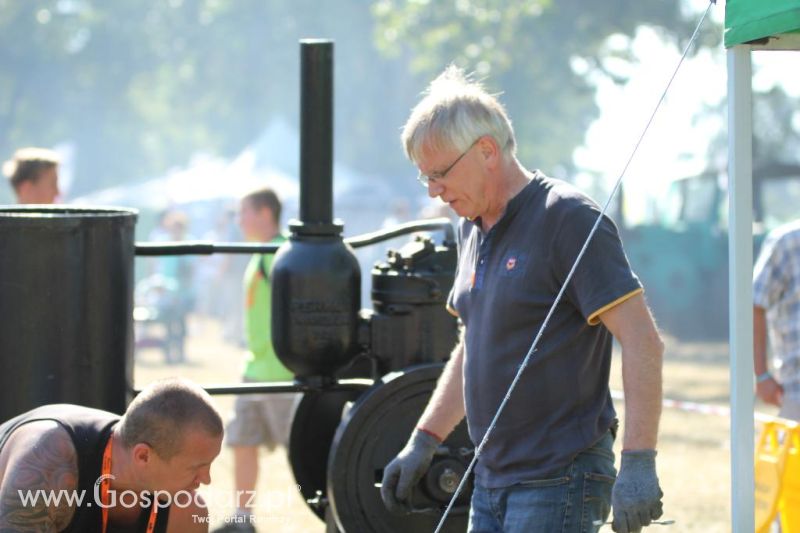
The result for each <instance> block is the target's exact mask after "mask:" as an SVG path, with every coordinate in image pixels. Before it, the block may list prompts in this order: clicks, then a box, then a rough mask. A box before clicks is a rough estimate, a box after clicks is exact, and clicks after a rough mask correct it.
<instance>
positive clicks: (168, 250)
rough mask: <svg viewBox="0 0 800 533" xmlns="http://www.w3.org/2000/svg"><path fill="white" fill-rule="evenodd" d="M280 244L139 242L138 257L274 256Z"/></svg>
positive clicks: (137, 244) (137, 245) (137, 246)
mask: <svg viewBox="0 0 800 533" xmlns="http://www.w3.org/2000/svg"><path fill="white" fill-rule="evenodd" d="M278 248H280V245H279V244H250V243H239V242H217V243H214V242H209V241H173V242H137V243H136V255H139V256H157V255H212V254H274V253H275V252H277V251H278Z"/></svg>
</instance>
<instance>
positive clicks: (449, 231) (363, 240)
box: [344, 217, 455, 248]
mask: <svg viewBox="0 0 800 533" xmlns="http://www.w3.org/2000/svg"><path fill="white" fill-rule="evenodd" d="M435 230H442V231H444V240H445V242H449V243H454V242H455V233H454V232H453V224H452V223H451V222H450V219H448V218H444V217H442V218H434V219H431V220H412V221H411V222H406V223H405V224H401V225H399V226H395V227H393V228H389V229H385V230H380V231H373V232H372V233H365V234H363V235H357V236H355V237H348V238H347V239H345V240H344V242H346V243H347V244H349V245H350V246H352V247H353V248H362V247H364V246H369V245H371V244H376V243H379V242H383V241H388V240H390V239H394V238H395V237H400V236H402V235H408V234H409V233H416V232H418V231H435Z"/></svg>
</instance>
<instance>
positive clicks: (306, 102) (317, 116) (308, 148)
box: [300, 39, 333, 225]
mask: <svg viewBox="0 0 800 533" xmlns="http://www.w3.org/2000/svg"><path fill="white" fill-rule="evenodd" d="M300 91H301V92H300V221H301V222H302V223H303V224H304V225H309V224H310V225H315V224H322V225H329V224H331V222H332V221H333V41H330V40H324V39H304V40H301V41H300Z"/></svg>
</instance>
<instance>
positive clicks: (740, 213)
mask: <svg viewBox="0 0 800 533" xmlns="http://www.w3.org/2000/svg"><path fill="white" fill-rule="evenodd" d="M725 47H726V48H727V49H728V52H727V54H728V176H729V182H730V184H729V185H730V186H729V191H730V198H729V211H730V216H729V232H728V235H729V261H730V267H729V268H730V280H731V281H730V318H729V320H730V348H731V393H730V394H731V413H732V414H731V510H732V517H731V518H732V522H733V524H732V531H734V532H736V533H739V532H747V533H751V532H752V531H753V530H754V528H755V518H754V474H753V456H754V453H755V449H754V448H755V446H754V431H753V408H754V400H753V307H752V305H753V304H752V302H753V289H752V277H753V209H752V206H753V164H752V163H753V161H752V159H753V158H752V139H753V129H752V128H753V124H752V65H751V52H752V51H753V50H798V49H800V0H728V1H727V4H726V6H725Z"/></svg>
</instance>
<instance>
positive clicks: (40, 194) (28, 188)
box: [3, 147, 59, 204]
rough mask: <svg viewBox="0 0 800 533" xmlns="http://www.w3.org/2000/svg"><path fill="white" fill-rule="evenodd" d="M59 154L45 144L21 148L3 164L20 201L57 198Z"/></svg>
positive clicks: (39, 201)
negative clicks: (40, 146)
mask: <svg viewBox="0 0 800 533" xmlns="http://www.w3.org/2000/svg"><path fill="white" fill-rule="evenodd" d="M58 164H59V159H58V155H57V154H56V153H55V152H54V151H52V150H48V149H46V148H34V147H29V148H20V149H19V150H17V151H16V152H15V153H14V156H13V157H12V158H11V159H10V160H8V161H6V162H5V163H4V164H3V174H5V175H6V177H7V178H8V180H9V182H10V184H11V187H12V188H13V189H14V194H15V195H16V197H17V203H19V204H53V203H55V202H56V200H57V199H58V195H59V190H58Z"/></svg>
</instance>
